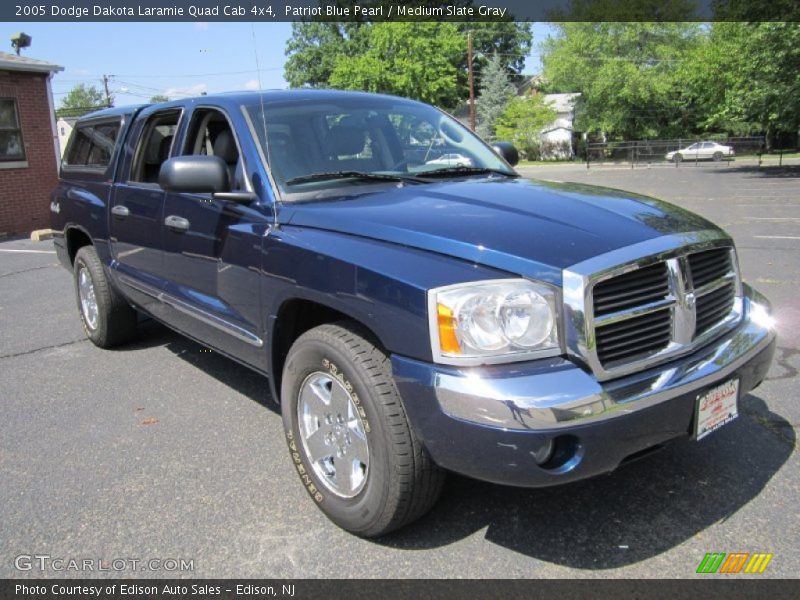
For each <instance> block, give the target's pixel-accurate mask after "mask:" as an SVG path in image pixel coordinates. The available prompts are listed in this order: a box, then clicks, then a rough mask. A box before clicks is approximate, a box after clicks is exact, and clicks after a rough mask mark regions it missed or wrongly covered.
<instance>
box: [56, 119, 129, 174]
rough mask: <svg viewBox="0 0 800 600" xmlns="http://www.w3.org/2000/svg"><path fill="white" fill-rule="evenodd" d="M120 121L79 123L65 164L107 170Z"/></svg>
mask: <svg viewBox="0 0 800 600" xmlns="http://www.w3.org/2000/svg"><path fill="white" fill-rule="evenodd" d="M119 128H120V122H119V121H112V122H108V123H98V124H95V125H88V124H87V125H79V126H78V127H77V128H76V129H75V131H74V132H73V134H72V139H71V141H70V145H69V149H68V150H67V155H66V157H65V158H64V162H63V165H64V166H66V167H90V168H97V169H98V170H101V171H102V170H105V169H106V167H108V165H109V164H110V163H111V155H112V154H113V153H114V146H115V144H116V143H117V134H119Z"/></svg>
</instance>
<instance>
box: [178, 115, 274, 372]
mask: <svg viewBox="0 0 800 600" xmlns="http://www.w3.org/2000/svg"><path fill="white" fill-rule="evenodd" d="M240 148H241V146H240V144H239V141H238V140H237V138H236V135H235V134H234V129H233V127H232V126H231V124H230V121H229V119H228V117H227V116H226V115H225V114H224V113H223V112H222V111H221V110H219V109H214V108H203V107H199V108H196V109H195V110H194V111H193V113H192V117H191V120H190V121H189V126H188V129H187V135H186V138H185V141H184V143H183V148H182V149H181V152H180V154H183V155H193V154H206V155H214V156H219V157H220V158H222V159H223V160H224V161H225V162H226V164H227V165H228V169H229V179H230V182H231V183H230V190H231V191H249V190H250V189H251V186H250V183H249V180H248V178H247V176H246V174H245V168H244V162H243V158H242V154H241V151H240ZM164 222H165V227H164V234H163V235H164V237H163V239H164V266H165V272H166V275H167V279H168V281H169V283H168V285H167V288H166V289H165V292H166V294H167V301H168V303H170V305H171V308H172V311H171V314H170V317H169V320H170V322H171V324H173V325H174V326H175V327H177V328H178V329H180V330H182V331H184V332H185V333H187V334H189V335H191V336H192V337H195V338H197V339H198V340H201V341H203V342H205V343H207V344H208V345H210V346H213V347H214V348H217V349H219V350H222V351H223V352H225V353H227V354H229V355H231V356H233V357H235V358H238V359H239V360H242V361H244V362H246V363H248V364H252V365H254V366H256V367H259V368H264V365H265V363H264V361H265V359H266V352H265V350H264V348H263V346H264V333H263V331H264V323H263V310H262V306H261V302H260V294H259V277H260V266H261V240H262V238H263V235H264V233H265V232H266V231H267V229H268V227H269V224H270V219H269V217H268V215H267V214H266V213H265V212H263V211H262V210H261V209H259V208H258V206H257V205H254V206H253V207H251V206H248V205H246V204H242V203H237V202H233V201H230V200H223V199H218V198H215V197H213V196H212V195H211V194H183V193H167V194H166V195H165V198H164Z"/></svg>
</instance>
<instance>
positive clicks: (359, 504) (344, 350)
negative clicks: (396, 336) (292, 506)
mask: <svg viewBox="0 0 800 600" xmlns="http://www.w3.org/2000/svg"><path fill="white" fill-rule="evenodd" d="M281 411H282V414H283V425H284V429H285V432H286V439H287V442H288V444H289V450H290V452H291V456H292V460H293V462H294V466H295V469H296V470H297V473H298V475H299V476H300V480H301V481H302V483H303V486H304V487H305V488H306V490H307V491H308V492H309V494H310V495H311V497H312V498H313V499H314V500H315V501H316V503H317V505H318V506H319V508H320V509H321V510H322V511H323V512H324V513H325V515H326V516H327V517H328V518H329V519H330V520H331V521H333V522H334V523H336V524H337V525H339V526H340V527H342V528H343V529H346V530H347V531H350V532H352V533H355V534H357V535H360V536H364V537H374V536H378V535H382V534H385V533H388V532H390V531H392V530H395V529H398V528H399V527H402V526H404V525H406V524H408V523H410V522H411V521H413V520H415V519H417V518H419V517H420V516H422V515H423V514H425V513H426V512H427V511H428V510H429V509H430V508H431V507H432V506H433V504H434V503H435V502H436V500H437V499H438V497H439V494H440V492H441V488H442V483H443V481H444V472H443V471H442V470H441V469H439V468H438V467H437V466H436V465H434V464H433V462H432V461H431V460H430V458H429V456H428V454H427V452H426V451H425V449H424V448H423V447H422V445H421V443H420V442H419V440H417V438H416V437H415V435H414V432H413V430H412V429H411V427H410V425H409V423H408V420H407V418H406V415H405V409H404V407H403V403H402V400H401V399H400V395H399V393H398V391H397V388H396V387H395V384H394V380H393V379H392V373H391V363H390V361H389V359H388V357H387V356H386V354H384V353H383V352H382V351H381V350H380V349H379V348H377V347H376V346H375V345H374V344H373V343H371V342H370V341H369V340H368V338H367V336H366V335H365V334H364V333H362V332H360V331H358V329H357V328H356V327H354V326H353V325H351V324H349V323H336V324H329V325H322V326H320V327H316V328H314V329H312V330H310V331H308V332H306V333H304V334H303V335H302V336H300V337H299V338H298V339H297V341H296V342H295V343H294V345H293V346H292V348H291V350H290V351H289V354H288V356H287V358H286V364H285V366H284V369H283V380H282V384H281Z"/></svg>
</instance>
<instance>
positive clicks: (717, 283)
mask: <svg viewBox="0 0 800 600" xmlns="http://www.w3.org/2000/svg"><path fill="white" fill-rule="evenodd" d="M735 280H736V272H735V271H728V272H727V273H725V275H723V276H722V277H720V278H719V279H714V280H713V281H709V282H708V283H707V284H705V285H703V286H701V287H699V288H697V289H695V291H694V295H695V296H696V297H697V298H699V297H701V296H705V295H706V294H709V293H711V292H713V291H716V290H718V289H719V288H721V287H725V286H726V285H728V284H730V283H734V282H735Z"/></svg>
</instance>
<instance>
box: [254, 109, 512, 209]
mask: <svg viewBox="0 0 800 600" xmlns="http://www.w3.org/2000/svg"><path fill="white" fill-rule="evenodd" d="M244 108H245V110H246V111H247V114H248V116H249V117H250V121H251V122H252V124H253V129H254V130H255V132H256V135H257V138H258V141H259V143H260V144H261V146H262V149H263V151H264V156H265V157H266V158H267V161H268V162H269V163H270V169H271V172H272V176H273V177H274V179H275V181H276V183H277V184H278V186H279V187H280V189H281V191H282V192H283V193H285V194H293V193H304V192H312V191H320V190H325V189H331V190H336V191H340V192H341V191H344V189H343V188H348V187H351V188H352V187H353V186H357V185H364V184H365V183H381V182H383V183H390V184H391V183H392V182H394V183H395V185H396V184H397V182H409V183H412V182H413V183H415V184H419V183H427V182H428V180H427V176H430V178H431V179H430V181H433V180H434V179H435V180H437V181H441V179H442V177H470V176H476V175H481V174H483V175H485V174H487V173H488V174H502V175H508V176H516V173H514V171H513V170H512V169H510V168H509V167H508V165H507V164H506V163H505V162H504V161H503V160H502V159H500V158H499V157H498V156H497V155H496V154H495V153H494V151H493V150H492V149H491V148H490V147H489V146H487V145H486V144H485V143H484V142H483V141H481V140H480V138H478V137H477V136H475V135H474V134H473V133H471V132H470V131H469V130H468V129H467V128H466V127H464V126H463V125H462V124H461V123H459V122H458V121H456V120H455V119H453V118H451V117H449V116H448V115H446V114H444V113H443V112H441V111H439V110H437V109H435V108H433V107H432V106H428V105H426V104H421V103H418V102H412V101H407V100H402V99H400V98H389V97H384V96H369V95H365V94H358V95H355V94H354V95H351V96H347V95H341V96H333V97H331V96H325V97H323V98H321V99H320V100H316V99H313V100H309V99H307V98H306V99H302V100H297V101H294V102H292V101H281V102H274V101H269V102H265V103H264V104H263V109H262V104H261V103H260V102H254V103H252V104H248V105H245V107H244Z"/></svg>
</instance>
